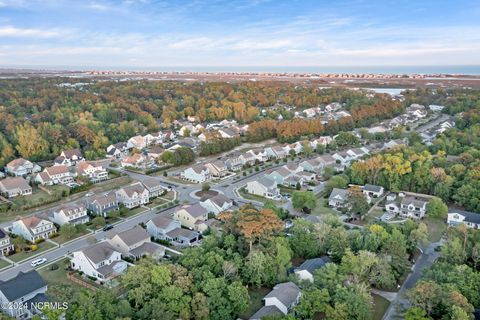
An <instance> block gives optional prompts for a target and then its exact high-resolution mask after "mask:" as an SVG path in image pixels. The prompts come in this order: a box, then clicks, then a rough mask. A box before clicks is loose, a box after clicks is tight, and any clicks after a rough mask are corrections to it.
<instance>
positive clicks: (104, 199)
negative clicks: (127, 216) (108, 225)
mask: <svg viewBox="0 0 480 320" xmlns="http://www.w3.org/2000/svg"><path fill="white" fill-rule="evenodd" d="M86 202H87V209H88V210H90V211H91V212H93V213H94V214H96V215H99V216H102V217H104V218H106V217H108V214H109V213H110V212H112V211H117V210H118V202H117V196H116V195H115V192H109V193H106V194H100V195H95V196H92V197H87V200H86Z"/></svg>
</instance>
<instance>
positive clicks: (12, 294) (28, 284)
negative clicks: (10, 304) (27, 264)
mask: <svg viewBox="0 0 480 320" xmlns="http://www.w3.org/2000/svg"><path fill="white" fill-rule="evenodd" d="M46 285H47V283H46V282H45V280H43V278H42V277H41V276H40V275H39V274H38V272H37V271H36V270H32V271H29V272H20V273H18V274H17V276H16V277H15V278H12V279H10V280H7V281H2V280H0V291H1V292H2V293H3V294H4V295H5V297H6V298H7V299H8V301H14V300H16V299H19V298H21V297H24V296H25V295H27V294H29V293H31V292H33V291H36V290H38V289H40V288H43V287H45V286H46Z"/></svg>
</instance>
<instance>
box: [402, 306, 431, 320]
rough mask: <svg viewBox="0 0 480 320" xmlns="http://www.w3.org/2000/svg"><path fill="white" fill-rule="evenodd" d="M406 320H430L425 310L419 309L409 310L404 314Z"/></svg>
mask: <svg viewBox="0 0 480 320" xmlns="http://www.w3.org/2000/svg"><path fill="white" fill-rule="evenodd" d="M404 317H405V320H428V319H429V318H428V317H427V313H426V312H425V310H423V309H422V308H419V307H413V308H409V309H408V310H407V312H405V314H404Z"/></svg>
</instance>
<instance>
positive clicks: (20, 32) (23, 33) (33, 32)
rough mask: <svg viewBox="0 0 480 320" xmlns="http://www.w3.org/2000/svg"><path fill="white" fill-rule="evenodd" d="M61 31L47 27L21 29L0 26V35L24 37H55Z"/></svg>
mask: <svg viewBox="0 0 480 320" xmlns="http://www.w3.org/2000/svg"><path fill="white" fill-rule="evenodd" d="M60 34H61V33H60V32H58V31H56V30H47V29H22V28H17V27H14V26H0V37H12V38H26V37H40V38H52V37H57V36H59V35H60Z"/></svg>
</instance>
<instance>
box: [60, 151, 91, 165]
mask: <svg viewBox="0 0 480 320" xmlns="http://www.w3.org/2000/svg"><path fill="white" fill-rule="evenodd" d="M81 161H85V158H84V157H83V155H82V152H80V150H79V149H71V150H64V151H62V153H61V154H60V155H59V156H58V157H56V158H55V160H54V161H53V165H54V166H67V167H71V166H75V165H77V163H79V162H81Z"/></svg>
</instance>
